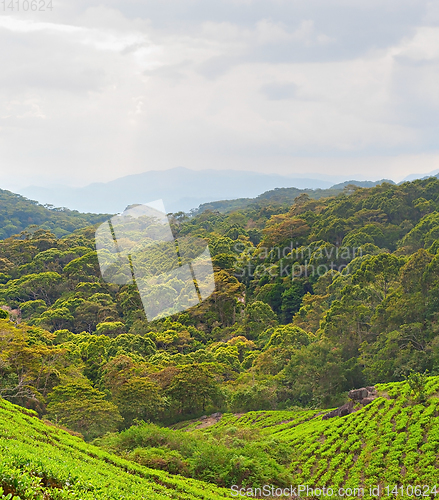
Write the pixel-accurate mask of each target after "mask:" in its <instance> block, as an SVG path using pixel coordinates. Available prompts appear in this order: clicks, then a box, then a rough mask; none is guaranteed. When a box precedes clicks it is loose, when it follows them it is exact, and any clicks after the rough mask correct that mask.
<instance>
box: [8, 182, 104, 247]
mask: <svg viewBox="0 0 439 500" xmlns="http://www.w3.org/2000/svg"><path fill="white" fill-rule="evenodd" d="M107 217H108V216H106V215H98V214H81V213H80V212H77V211H75V210H68V209H66V208H63V207H62V208H56V207H51V206H49V205H45V206H43V205H40V204H39V203H38V202H36V201H33V200H28V199H27V198H24V197H23V196H20V195H19V194H15V193H11V192H10V191H6V190H3V189H0V239H4V238H8V237H9V236H12V235H14V234H18V233H20V232H21V231H24V230H29V229H32V228H33V226H38V227H39V228H43V229H47V230H50V231H52V233H53V234H55V235H56V236H57V237H59V238H60V237H62V236H65V235H66V234H69V233H72V232H73V231H75V229H79V228H82V227H86V226H89V225H90V224H96V223H97V222H101V221H103V220H105V219H107Z"/></svg>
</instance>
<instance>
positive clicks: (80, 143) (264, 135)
mask: <svg viewBox="0 0 439 500" xmlns="http://www.w3.org/2000/svg"><path fill="white" fill-rule="evenodd" d="M18 1H19V2H20V7H21V9H20V11H17V10H15V11H10V10H6V12H5V11H3V4H2V3H0V47H1V49H0V187H2V188H7V189H14V188H16V187H23V186H26V185H29V184H38V185H44V184H46V183H57V182H62V183H69V184H70V185H78V186H79V185H86V184H88V183H90V182H95V181H108V180H112V179H114V178H117V177H120V176H123V175H127V174H132V173H140V172H144V171H146V170H163V169H168V168H172V167H176V166H184V167H188V168H193V169H204V168H217V169H221V168H224V169H230V168H232V169H240V170H255V171H260V172H263V171H268V172H271V173H274V172H277V173H281V174H289V175H302V176H307V177H312V174H313V173H315V172H320V173H324V174H327V175H333V174H334V175H346V178H352V177H357V178H359V177H362V178H368V179H378V178H382V177H388V178H392V179H394V180H395V181H399V180H401V179H402V178H403V177H405V176H406V175H407V174H410V173H416V172H420V173H421V172H422V173H423V172H429V171H432V170H434V169H439V142H438V141H439V134H438V132H439V126H438V124H439V1H437V0H434V1H427V0H300V1H295V0H271V1H267V0H210V1H207V0H151V1H149V0H114V1H109V0H107V1H104V2H103V3H101V2H95V1H94V0H86V1H85V0H84V1H82V0H79V1H76V0H68V1H65V0H52V1H53V4H52V5H53V10H52V11H50V10H46V11H41V12H31V11H28V12H23V7H26V6H27V5H26V3H25V4H24V5H23V0H18ZM45 1H46V5H47V2H48V0H45ZM43 2H44V0H39V6H43ZM7 4H8V0H6V6H7ZM14 4H15V5H16V1H14ZM15 8H16V7H15Z"/></svg>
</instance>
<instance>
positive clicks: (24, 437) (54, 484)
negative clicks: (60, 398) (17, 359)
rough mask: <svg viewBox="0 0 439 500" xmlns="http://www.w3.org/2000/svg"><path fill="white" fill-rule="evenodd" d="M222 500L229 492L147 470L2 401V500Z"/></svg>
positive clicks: (0, 479) (0, 439)
mask: <svg viewBox="0 0 439 500" xmlns="http://www.w3.org/2000/svg"><path fill="white" fill-rule="evenodd" d="M9 493H12V494H15V495H19V496H20V498H22V499H24V498H33V499H45V500H48V499H64V498H69V499H74V498H77V499H82V500H88V499H90V500H91V499H101V498H105V499H118V500H120V499H133V500H134V499H136V500H139V499H148V500H162V499H163V500H164V499H167V500H169V499H170V498H171V499H182V500H183V499H187V500H195V499H200V500H201V499H203V500H204V499H205V500H208V499H212V500H213V499H222V498H230V495H229V494H228V491H227V490H224V489H220V488H217V487H215V486H212V485H210V484H207V483H202V482H200V481H195V480H191V479H183V478H180V477H179V476H171V475H169V474H167V473H164V472H160V471H155V470H152V469H148V468H146V467H142V466H140V465H138V464H135V463H132V462H129V461H127V460H124V459H122V458H119V457H116V456H114V455H111V454H109V453H106V452H104V451H103V450H101V449H99V448H97V447H95V446H92V445H89V444H86V443H85V442H84V441H82V440H81V439H79V438H77V437H74V436H71V435H70V434H68V433H67V432H65V431H62V430H60V429H57V428H54V427H49V426H47V425H45V424H44V423H43V422H42V421H40V420H38V418H36V417H35V416H34V415H33V412H30V411H28V410H25V409H23V408H20V407H18V406H15V405H12V404H10V403H9V402H7V401H5V400H3V399H0V498H1V497H2V494H5V495H6V494H9Z"/></svg>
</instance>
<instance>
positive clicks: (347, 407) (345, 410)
mask: <svg viewBox="0 0 439 500" xmlns="http://www.w3.org/2000/svg"><path fill="white" fill-rule="evenodd" d="M353 408H354V404H353V402H352V401H349V403H346V404H344V405H343V406H340V407H339V408H337V409H335V410H332V411H330V412H329V413H326V415H323V417H322V420H328V418H334V417H344V416H346V415H349V413H352V410H353Z"/></svg>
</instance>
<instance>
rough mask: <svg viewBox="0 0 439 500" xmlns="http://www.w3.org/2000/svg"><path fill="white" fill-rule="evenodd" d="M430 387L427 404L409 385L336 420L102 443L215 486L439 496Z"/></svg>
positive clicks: (252, 424)
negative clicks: (421, 490)
mask: <svg viewBox="0 0 439 500" xmlns="http://www.w3.org/2000/svg"><path fill="white" fill-rule="evenodd" d="M422 388H423V391H424V394H425V400H424V401H423V402H422V403H420V402H419V401H418V394H417V391H416V390H414V389H413V387H412V386H411V385H410V384H409V383H407V382H403V383H389V384H380V385H378V386H377V389H378V393H379V394H380V397H378V398H377V399H375V400H374V401H373V402H372V403H370V404H369V405H367V406H365V407H362V408H359V409H358V411H356V412H355V413H352V414H350V415H347V416H345V417H338V418H337V417H336V418H332V419H328V420H322V413H325V412H321V411H317V410H300V409H297V410H294V411H254V412H249V413H245V414H237V415H233V414H224V415H223V416H222V418H221V420H220V421H219V422H218V423H215V424H214V425H211V426H209V427H205V428H200V429H196V427H199V426H200V427H202V425H203V420H201V421H193V422H186V423H181V424H179V428H180V429H181V430H177V431H176V430H169V429H160V428H157V427H155V426H152V425H145V424H144V425H140V426H137V427H132V428H130V429H129V430H127V431H124V432H122V433H121V434H119V435H116V434H115V435H108V436H106V437H105V438H102V439H101V440H99V444H100V445H101V446H103V447H104V448H106V449H109V450H111V451H114V452H116V453H119V454H121V455H124V456H127V457H129V458H130V459H131V460H134V461H137V462H139V463H147V464H148V465H149V466H152V467H155V468H158V469H161V468H163V469H166V470H170V471H172V472H174V473H180V474H184V475H193V476H197V475H199V476H201V477H205V478H206V479H208V480H209V481H213V482H215V483H217V484H222V483H223V482H224V481H225V482H226V484H227V485H231V484H238V485H244V486H246V487H253V488H255V487H257V486H260V485H261V484H274V485H279V486H289V485H290V484H292V485H299V484H304V485H308V486H309V487H312V488H322V487H327V488H328V487H332V488H333V489H334V491H335V492H337V491H338V488H340V487H343V488H352V489H353V488H364V489H365V492H366V494H365V498H369V496H368V494H367V492H368V491H369V488H370V487H374V486H377V485H381V487H382V488H383V487H385V486H389V487H390V488H391V489H393V488H394V487H395V486H398V487H400V486H407V487H408V486H416V485H420V486H423V485H426V486H429V487H430V489H432V488H433V487H434V485H437V488H436V489H438V488H439V468H438V452H439V377H437V376H436V377H427V378H426V379H425V380H424V383H423V384H422ZM209 450H210V453H209ZM232 456H233V458H234V460H235V462H234V463H233V467H231V466H232V463H231V461H230V459H229V457H232ZM270 461H271V462H270ZM258 464H260V469H258V467H257V465H258ZM274 464H277V471H276V469H275V467H274ZM275 471H276V472H275ZM273 473H275V474H276V478H274V477H273V476H271V474H273Z"/></svg>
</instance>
